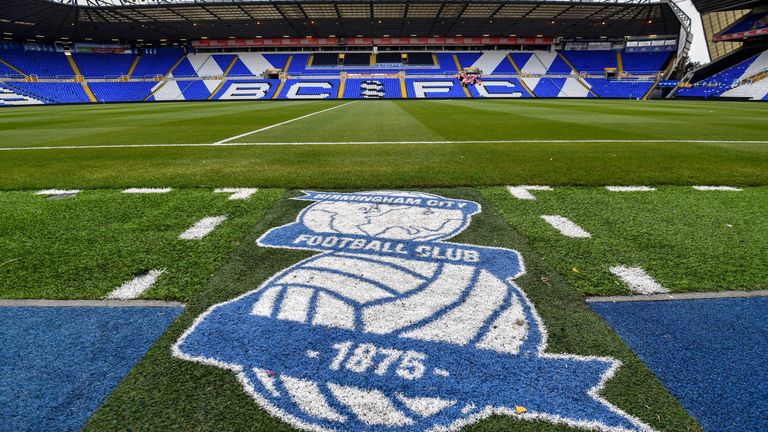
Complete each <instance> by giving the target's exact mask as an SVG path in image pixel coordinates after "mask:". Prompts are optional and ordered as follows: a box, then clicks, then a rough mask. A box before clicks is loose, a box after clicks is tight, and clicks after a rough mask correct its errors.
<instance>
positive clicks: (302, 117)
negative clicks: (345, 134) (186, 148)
mask: <svg viewBox="0 0 768 432" xmlns="http://www.w3.org/2000/svg"><path fill="white" fill-rule="evenodd" d="M355 102H357V101H356V100H355V101H352V102H347V103H343V104H341V105H336V106H332V107H330V108H326V109H323V110H320V111H315V112H312V113H309V114H306V115H303V116H301V117H296V118H292V119H290V120H286V121H284V122H280V123H275V124H273V125H269V126H265V127H263V128H261V129H256V130H252V131H250V132H246V133H243V134H240V135H235V136H233V137H229V138H225V139H223V140H221V141H216V142H215V143H214V144H219V145H221V144H226V143H228V142H230V141H234V140H236V139H240V138H243V137H247V136H248V135H253V134H257V133H259V132H264V131H266V130H270V129H272V128H276V127H278V126H282V125H286V124H288V123H293V122H295V121H298V120H303V119H305V118H308V117H312V116H315V115H318V114H322V113H324V112H328V111H331V110H335V109H336V108H341V107H343V106H347V105H349V104H353V103H355Z"/></svg>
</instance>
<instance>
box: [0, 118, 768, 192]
mask: <svg viewBox="0 0 768 432" xmlns="http://www.w3.org/2000/svg"><path fill="white" fill-rule="evenodd" d="M275 126H278V125H275ZM256 132H259V131H254V132H253V133H256ZM232 139H233V140H234V139H237V137H234V138H232ZM536 143H538V144H592V143H606V144H607V143H621V144H664V143H668V144H768V141H740V140H622V139H604V140H535V139H530V140H470V141H447V140H443V141H294V142H228V141H221V142H218V143H214V144H205V143H196V144H179V143H177V144H100V145H87V146H55V147H50V146H49V147H0V151H20V150H84V149H105V148H114V149H119V148H153V147H258V146H315V145H419V144H432V145H436V144H536ZM700 187H707V186H700ZM704 190H705V189H704ZM715 190H716V189H715Z"/></svg>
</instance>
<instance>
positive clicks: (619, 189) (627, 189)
mask: <svg viewBox="0 0 768 432" xmlns="http://www.w3.org/2000/svg"><path fill="white" fill-rule="evenodd" d="M605 188H606V189H608V191H609V192H653V191H655V190H656V188H655V187H651V186H606V187H605Z"/></svg>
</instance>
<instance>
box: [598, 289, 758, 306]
mask: <svg viewBox="0 0 768 432" xmlns="http://www.w3.org/2000/svg"><path fill="white" fill-rule="evenodd" d="M755 297H768V290H758V291H716V292H693V293H675V294H672V293H670V294H647V295H632V296H602V297H587V303H617V302H641V301H670V300H708V299H721V298H755Z"/></svg>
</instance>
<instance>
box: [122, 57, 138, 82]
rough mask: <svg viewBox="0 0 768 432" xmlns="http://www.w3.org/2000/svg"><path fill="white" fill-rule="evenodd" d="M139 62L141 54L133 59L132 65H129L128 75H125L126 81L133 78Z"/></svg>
mask: <svg viewBox="0 0 768 432" xmlns="http://www.w3.org/2000/svg"><path fill="white" fill-rule="evenodd" d="M139 60H141V54H139V55H137V56H136V58H135V59H133V63H132V64H131V68H130V69H128V73H127V74H125V79H126V81H127V80H129V79H131V77H132V76H133V72H134V71H135V70H136V66H138V65H139Z"/></svg>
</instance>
